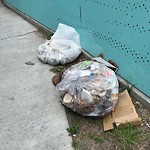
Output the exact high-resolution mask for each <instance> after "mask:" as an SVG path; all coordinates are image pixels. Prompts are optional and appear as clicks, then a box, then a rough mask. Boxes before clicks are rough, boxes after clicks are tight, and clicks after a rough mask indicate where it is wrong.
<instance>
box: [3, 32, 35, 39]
mask: <svg viewBox="0 0 150 150" xmlns="http://www.w3.org/2000/svg"><path fill="white" fill-rule="evenodd" d="M36 31H37V30H34V31H30V32H27V33H24V34H19V35H14V36H9V37H5V38H1V39H0V40H1V41H2V40H7V39H11V38H17V37H22V36H25V35H28V34H31V33H34V32H36Z"/></svg>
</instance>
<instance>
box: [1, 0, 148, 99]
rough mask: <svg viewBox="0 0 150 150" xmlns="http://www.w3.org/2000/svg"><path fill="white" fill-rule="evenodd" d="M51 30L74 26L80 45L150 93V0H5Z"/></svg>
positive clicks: (146, 92)
mask: <svg viewBox="0 0 150 150" xmlns="http://www.w3.org/2000/svg"><path fill="white" fill-rule="evenodd" d="M4 1H5V2H7V3H9V4H10V5H12V6H13V7H15V8H17V9H19V10H20V11H22V12H23V13H25V14H26V15H28V16H30V17H32V18H33V19H35V20H37V21H39V22H40V23H42V24H43V25H45V26H47V27H49V28H50V29H52V30H54V31H55V30H56V28H57V26H58V23H59V22H61V23H64V24H67V25H69V26H72V27H74V28H75V29H76V30H77V31H78V32H79V34H80V37H81V46H82V47H83V48H84V49H85V50H86V51H88V52H89V53H91V54H92V55H93V56H97V55H98V54H99V53H103V54H104V56H105V59H106V60H108V59H112V60H114V61H115V62H117V63H118V65H119V70H118V74H119V75H120V76H122V77H123V78H124V79H126V80H127V81H129V82H130V83H131V84H133V85H135V87H137V88H138V89H140V90H141V91H142V92H144V93H145V94H146V95H148V96H150V88H149V85H150V1H149V0H132V1H129V0H105V1H102V0H61V1H60V0H4Z"/></svg>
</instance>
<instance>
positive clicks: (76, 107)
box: [56, 61, 118, 117]
mask: <svg viewBox="0 0 150 150" xmlns="http://www.w3.org/2000/svg"><path fill="white" fill-rule="evenodd" d="M56 88H57V89H58V91H59V92H60V93H61V97H63V99H62V103H63V104H64V105H65V106H66V107H68V108H70V109H71V110H73V111H75V112H77V113H78V114H80V115H82V116H100V117H103V116H105V115H107V114H108V113H109V112H111V111H112V109H114V107H115V105H116V103H117V100H118V80H117V77H116V75H115V72H114V71H113V70H111V69H110V68H108V67H107V66H106V65H105V64H104V63H99V62H95V61H83V62H80V63H78V64H76V65H73V66H71V67H70V68H68V69H67V70H66V71H65V72H64V73H63V75H62V81H61V82H60V83H59V84H57V86H56Z"/></svg>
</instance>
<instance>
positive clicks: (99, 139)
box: [88, 132, 105, 143]
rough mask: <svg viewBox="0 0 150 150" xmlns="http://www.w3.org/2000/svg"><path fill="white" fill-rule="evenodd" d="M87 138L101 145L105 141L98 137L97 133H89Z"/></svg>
mask: <svg viewBox="0 0 150 150" xmlns="http://www.w3.org/2000/svg"><path fill="white" fill-rule="evenodd" d="M88 137H89V138H90V139H92V140H94V141H95V142H99V143H103V142H104V141H105V139H104V138H103V137H100V136H98V135H97V133H91V132H89V133H88Z"/></svg>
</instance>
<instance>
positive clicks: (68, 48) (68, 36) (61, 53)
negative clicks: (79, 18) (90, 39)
mask: <svg viewBox="0 0 150 150" xmlns="http://www.w3.org/2000/svg"><path fill="white" fill-rule="evenodd" d="M80 53H81V47H80V37H79V34H78V33H77V32H76V30H75V29H74V28H72V27H69V26H67V25H64V24H61V23H60V24H59V25H58V28H57V30H56V32H55V33H54V35H53V36H52V37H51V40H47V41H46V42H45V43H44V44H41V45H40V46H39V48H38V57H39V59H40V60H41V61H42V62H44V63H48V64H50V65H57V64H63V65H64V64H66V63H70V62H72V61H74V60H75V59H76V58H77V57H78V56H79V54H80Z"/></svg>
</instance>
